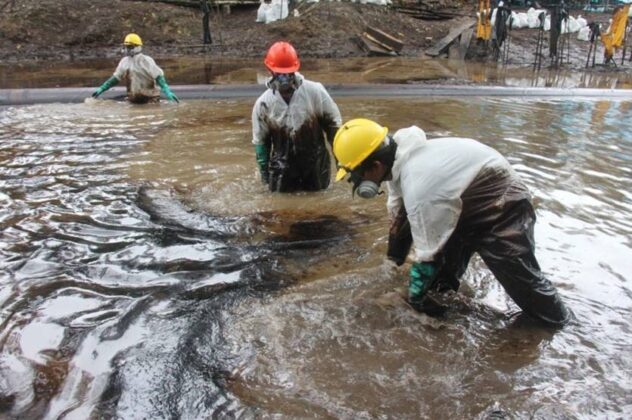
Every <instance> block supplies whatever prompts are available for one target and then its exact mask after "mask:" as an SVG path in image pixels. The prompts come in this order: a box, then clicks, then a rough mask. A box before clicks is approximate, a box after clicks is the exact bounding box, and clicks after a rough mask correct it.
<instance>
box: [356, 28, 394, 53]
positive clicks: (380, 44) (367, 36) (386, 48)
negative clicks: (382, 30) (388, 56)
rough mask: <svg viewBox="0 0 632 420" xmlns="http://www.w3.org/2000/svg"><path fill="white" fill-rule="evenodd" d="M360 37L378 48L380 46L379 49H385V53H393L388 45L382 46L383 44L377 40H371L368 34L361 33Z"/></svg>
mask: <svg viewBox="0 0 632 420" xmlns="http://www.w3.org/2000/svg"><path fill="white" fill-rule="evenodd" d="M362 36H363V37H364V38H366V39H368V40H369V41H370V42H372V43H374V44H377V45H379V46H380V48H383V49H385V50H387V51H391V52H394V51H393V49H392V48H391V47H390V46H388V45H386V44H384V43H383V42H380V41H379V40H377V39H375V38H373V37H372V36H371V35H369V34H368V33H366V32H363V33H362Z"/></svg>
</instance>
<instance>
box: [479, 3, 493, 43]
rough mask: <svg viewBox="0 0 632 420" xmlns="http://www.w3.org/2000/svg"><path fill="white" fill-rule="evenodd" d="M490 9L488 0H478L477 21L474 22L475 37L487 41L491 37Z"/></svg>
mask: <svg viewBox="0 0 632 420" xmlns="http://www.w3.org/2000/svg"><path fill="white" fill-rule="evenodd" d="M491 20H492V9H491V8H490V6H489V0H478V23H477V24H476V39H480V40H482V41H489V40H490V38H491V37H492V21H491Z"/></svg>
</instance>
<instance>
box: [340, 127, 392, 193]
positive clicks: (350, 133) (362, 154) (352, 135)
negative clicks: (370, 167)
mask: <svg viewBox="0 0 632 420" xmlns="http://www.w3.org/2000/svg"><path fill="white" fill-rule="evenodd" d="M387 133H388V128H386V127H382V126H381V125H379V124H378V123H376V122H375V121H371V120H367V119H366V118H356V119H353V120H350V121H347V122H346V123H345V124H343V125H342V127H340V128H339V129H338V132H337V133H336V137H334V155H335V156H336V159H337V160H338V168H339V169H338V173H336V181H340V180H341V179H342V178H344V177H345V175H347V173H348V172H351V171H352V170H354V169H355V168H356V167H357V166H358V165H360V164H361V163H362V161H364V159H366V158H367V157H369V155H370V154H371V153H373V152H374V151H375V149H377V148H378V147H379V146H380V144H382V141H383V140H384V138H385V137H386V134H387Z"/></svg>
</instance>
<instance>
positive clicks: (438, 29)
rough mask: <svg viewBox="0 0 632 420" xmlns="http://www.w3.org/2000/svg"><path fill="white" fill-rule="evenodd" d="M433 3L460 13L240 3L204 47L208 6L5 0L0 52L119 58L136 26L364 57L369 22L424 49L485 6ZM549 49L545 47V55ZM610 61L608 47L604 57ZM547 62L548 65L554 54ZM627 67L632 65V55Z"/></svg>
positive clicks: (151, 41) (584, 47) (190, 46)
mask: <svg viewBox="0 0 632 420" xmlns="http://www.w3.org/2000/svg"><path fill="white" fill-rule="evenodd" d="M414 3H415V2H414V1H412V2H411V3H409V4H414ZM398 4H399V3H398ZM428 4H433V7H434V8H435V10H441V11H443V12H449V13H452V14H454V16H455V17H454V19H448V20H421V19H416V18H413V17H411V16H409V15H406V14H403V13H400V12H398V11H396V10H395V8H390V7H382V6H375V5H362V4H358V3H348V2H323V3H318V4H315V5H312V4H305V3H304V4H301V3H292V4H291V6H290V17H288V18H287V19H285V20H282V21H277V22H274V23H270V24H267V25H266V24H263V23H255V18H256V13H257V6H239V7H235V6H233V7H232V8H231V10H230V13H228V14H227V13H225V11H222V10H220V9H219V8H215V9H214V11H213V12H214V13H213V14H212V16H211V32H212V37H213V41H214V43H213V45H212V46H210V47H203V46H201V45H200V44H201V39H202V23H201V20H202V14H201V12H200V11H199V10H197V9H193V8H187V7H182V6H174V5H170V4H165V3H148V2H146V1H129V0H109V1H94V0H20V1H18V0H15V1H12V0H9V1H6V0H0V7H4V8H3V10H2V13H1V14H0V59H2V60H3V61H5V62H16V61H20V62H23V61H24V60H81V59H92V58H112V57H116V56H119V55H120V45H121V41H122V39H123V37H124V36H125V34H127V33H128V32H137V33H138V34H140V35H141V37H142V38H143V40H144V42H145V50H146V51H147V52H148V53H149V54H151V55H153V56H158V57H168V56H184V55H195V54H207V55H210V56H221V57H239V58H254V57H262V56H263V55H264V53H265V51H266V49H267V47H268V46H269V45H270V44H271V43H272V42H274V41H277V40H281V39H285V40H290V41H291V42H293V43H294V44H295V46H296V47H297V49H298V51H299V54H300V55H301V56H302V57H323V58H324V57H327V58H343V57H359V56H365V55H367V53H366V51H364V50H363V49H361V48H360V46H359V45H358V42H357V40H358V37H359V36H360V35H361V34H362V33H363V32H364V31H365V28H366V27H367V26H372V27H374V28H378V29H381V30H383V31H385V32H387V33H390V34H392V35H393V36H395V37H398V38H400V39H402V40H403V41H404V43H405V46H404V48H403V49H402V50H401V52H400V55H402V56H410V57H414V56H423V55H424V51H425V50H426V49H427V48H429V47H431V46H433V45H434V44H435V43H436V42H437V41H438V40H440V39H441V38H442V37H444V36H445V35H446V34H447V33H448V32H449V30H450V29H451V28H453V27H454V26H456V25H457V24H458V23H459V21H461V20H462V19H467V18H470V19H471V18H473V17H474V16H475V10H476V8H477V3H476V4H475V3H474V2H473V1H472V0H468V1H466V2H461V1H460V0H440V1H437V2H436V3H430V2H428ZM312 6H313V7H312ZM295 8H298V10H299V12H300V13H299V16H298V17H295V16H293V13H292V11H293V9H295ZM310 9H311V10H310ZM308 10H309V11H308ZM571 14H572V15H573V16H577V14H582V15H583V16H584V17H586V18H587V19H588V21H599V22H603V23H607V21H608V19H609V17H610V15H609V14H593V15H589V16H586V13H582V12H581V11H572V12H571ZM547 34H548V33H547ZM547 37H548V35H547ZM536 39H537V30H535V29H520V30H515V31H512V36H511V41H510V42H511V44H510V50H509V59H508V63H509V64H517V65H528V64H529V63H532V62H533V56H534V51H535V44H536ZM473 42H475V41H473ZM570 44H571V48H570V54H569V58H570V62H569V63H567V64H566V66H568V67H570V68H577V69H580V68H583V67H584V63H585V61H586V56H587V53H588V48H589V44H588V43H587V42H581V41H577V40H576V35H573V36H572V37H571V43H570ZM547 54H548V53H547V48H546V47H545V49H544V55H545V56H546V55H547ZM602 61H603V59H602V50H601V48H600V49H599V50H598V54H597V63H601V62H602ZM618 61H619V62H620V58H618ZM544 65H545V66H546V65H548V61H547V60H545V62H544ZM624 67H625V68H631V66H630V63H629V62H627V64H626V66H624ZM625 68H624V69H623V70H625ZM621 70H622V69H618V71H621Z"/></svg>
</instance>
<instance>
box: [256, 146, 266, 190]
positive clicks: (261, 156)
mask: <svg viewBox="0 0 632 420" xmlns="http://www.w3.org/2000/svg"><path fill="white" fill-rule="evenodd" d="M255 156H256V158H257V165H259V172H260V173H261V180H262V181H263V182H264V183H266V184H267V183H268V159H269V156H270V153H269V152H268V147H267V146H266V145H265V144H255Z"/></svg>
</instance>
